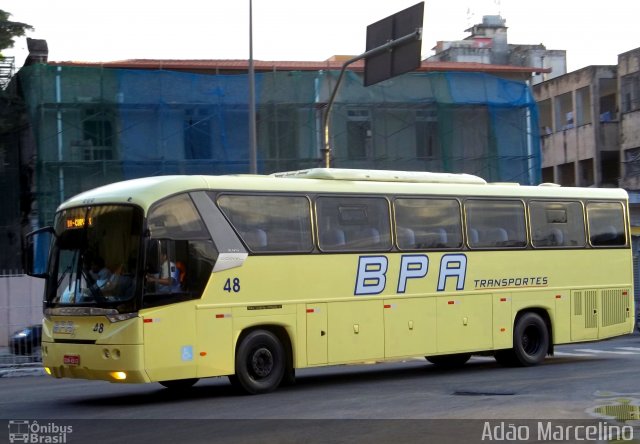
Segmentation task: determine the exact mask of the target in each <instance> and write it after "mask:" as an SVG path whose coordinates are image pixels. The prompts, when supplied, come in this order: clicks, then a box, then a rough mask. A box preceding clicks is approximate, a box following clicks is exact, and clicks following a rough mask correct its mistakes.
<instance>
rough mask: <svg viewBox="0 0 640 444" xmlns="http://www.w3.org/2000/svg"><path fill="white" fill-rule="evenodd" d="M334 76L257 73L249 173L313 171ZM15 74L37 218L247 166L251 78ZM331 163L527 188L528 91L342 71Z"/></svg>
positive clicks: (482, 79)
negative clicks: (144, 180)
mask: <svg viewBox="0 0 640 444" xmlns="http://www.w3.org/2000/svg"><path fill="white" fill-rule="evenodd" d="M337 78H338V72H335V71H306V72H300V71H277V72H269V73H259V74H256V113H257V122H256V126H257V139H258V171H259V172H260V173H272V172H276V171H286V170H296V169H303V168H309V167H316V166H322V164H323V163H322V159H321V154H320V153H321V148H322V133H323V132H322V112H323V108H324V106H325V104H326V102H327V101H328V98H329V96H330V94H331V90H332V88H333V86H334V85H335V82H336V80H337ZM19 79H20V84H21V88H22V92H23V95H24V97H25V101H26V103H27V106H28V110H29V116H30V119H31V123H32V128H33V129H34V134H35V138H36V144H37V162H36V184H37V196H36V198H37V199H38V207H39V212H40V222H41V223H43V224H44V223H49V222H50V221H51V220H52V217H53V212H54V211H55V208H56V206H57V205H58V204H59V203H60V202H61V201H62V200H64V199H66V198H69V197H71V196H72V195H75V194H77V193H79V192H81V191H84V190H87V189H89V188H93V187H96V186H99V185H103V184H105V183H109V182H114V181H118V180H123V179H130V178H135V177H143V176H154V175H162V174H176V173H178V174H228V173H246V172H248V171H249V124H248V116H249V106H248V102H249V98H248V77H247V75H243V74H237V75H219V74H193V73H185V72H176V71H164V70H127V69H109V68H88V67H65V66H62V67H57V66H48V65H34V66H29V67H25V68H23V69H21V70H20V72H19ZM330 141H331V143H330V144H331V148H332V166H333V167H341V168H374V169H391V170H422V171H443V172H456V173H458V172H464V173H471V174H476V175H479V176H482V177H484V178H485V179H487V180H489V181H510V182H513V181H515V182H520V183H523V184H537V183H539V181H540V148H539V137H538V119H537V110H536V105H535V101H534V99H533V96H532V94H531V92H530V89H529V87H528V86H527V85H526V84H524V83H522V82H516V81H509V80H505V79H501V78H497V77H493V76H490V75H486V74H481V73H462V72H451V73H410V74H405V75H403V76H400V77H396V78H394V79H391V80H388V81H385V82H382V83H380V84H378V85H375V86H371V87H368V88H365V87H363V86H362V81H361V77H360V75H359V74H355V73H351V72H349V73H347V76H345V79H344V81H343V83H342V85H341V86H340V89H339V91H338V94H337V96H336V102H335V104H334V107H333V110H332V115H331V126H330Z"/></svg>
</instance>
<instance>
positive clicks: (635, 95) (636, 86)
mask: <svg viewBox="0 0 640 444" xmlns="http://www.w3.org/2000/svg"><path fill="white" fill-rule="evenodd" d="M620 83H621V85H620V93H621V95H622V112H625V113H628V112H631V111H635V110H637V109H639V108H640V73H637V72H636V73H633V74H629V75H626V76H624V77H623V78H622V80H621V82H620Z"/></svg>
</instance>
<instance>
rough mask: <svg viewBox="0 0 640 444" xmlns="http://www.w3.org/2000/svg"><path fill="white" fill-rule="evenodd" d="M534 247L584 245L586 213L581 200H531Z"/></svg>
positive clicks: (530, 212) (532, 240)
mask: <svg viewBox="0 0 640 444" xmlns="http://www.w3.org/2000/svg"><path fill="white" fill-rule="evenodd" d="M529 221H530V222H529V223H530V225H531V243H532V245H533V246H534V248H566V247H584V245H585V235H584V213H583V208H582V204H581V203H580V202H547V201H531V202H529Z"/></svg>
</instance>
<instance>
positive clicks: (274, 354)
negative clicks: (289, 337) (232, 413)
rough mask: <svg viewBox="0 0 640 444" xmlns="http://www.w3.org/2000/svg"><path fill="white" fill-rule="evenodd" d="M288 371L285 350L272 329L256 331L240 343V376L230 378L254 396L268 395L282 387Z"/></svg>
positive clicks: (238, 372) (237, 357) (237, 372)
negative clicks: (286, 370)
mask: <svg viewBox="0 0 640 444" xmlns="http://www.w3.org/2000/svg"><path fill="white" fill-rule="evenodd" d="M285 368H286V356H285V351H284V347H283V345H282V343H281V342H280V340H279V339H278V337H277V336H276V335H275V334H273V333H272V332H270V331H268V330H254V331H252V332H251V333H249V334H248V335H247V336H245V337H244V338H243V339H242V341H241V342H240V345H239V346H238V350H237V352H236V374H235V375H233V376H232V377H230V378H229V379H230V380H231V382H232V384H233V385H234V386H237V387H239V388H241V389H242V390H244V391H245V392H247V393H249V394H251V395H256V394H260V393H268V392H271V391H273V390H275V389H276V388H278V386H279V385H280V382H281V381H282V378H283V376H284V374H285Z"/></svg>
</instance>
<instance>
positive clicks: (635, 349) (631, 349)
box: [616, 347, 640, 352]
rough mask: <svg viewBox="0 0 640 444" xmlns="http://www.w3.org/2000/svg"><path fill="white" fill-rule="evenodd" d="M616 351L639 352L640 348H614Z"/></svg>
mask: <svg viewBox="0 0 640 444" xmlns="http://www.w3.org/2000/svg"><path fill="white" fill-rule="evenodd" d="M616 350H629V351H636V352H640V347H616Z"/></svg>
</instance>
